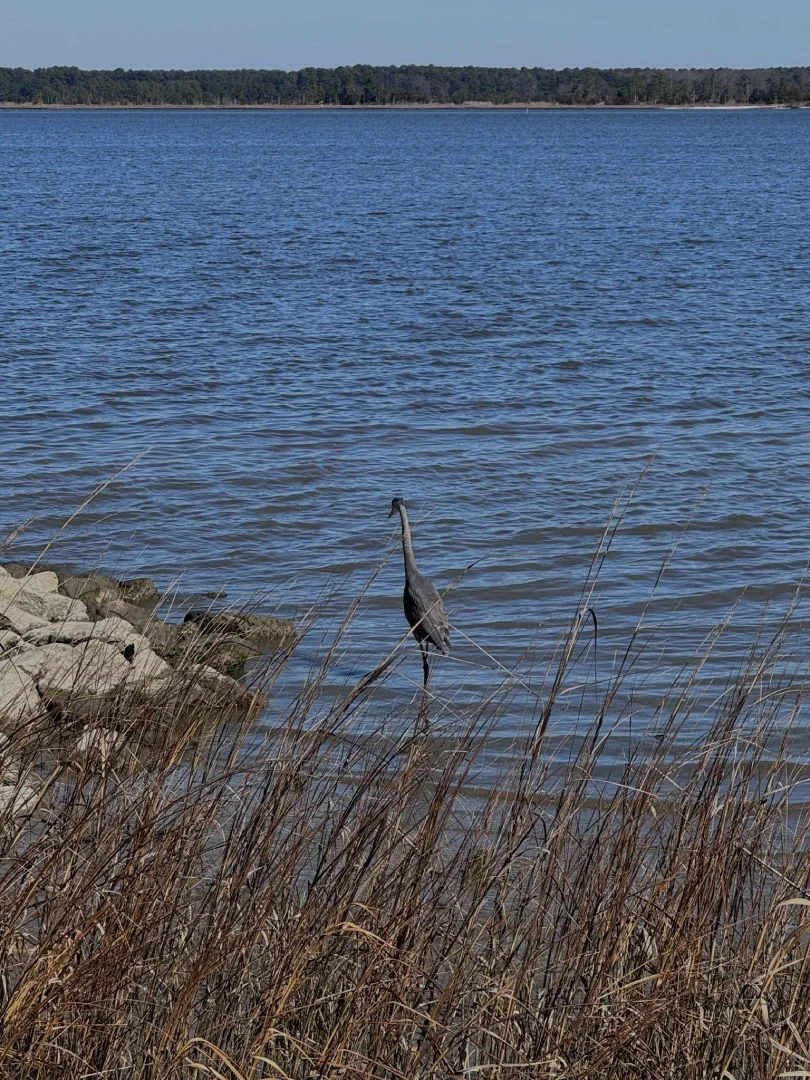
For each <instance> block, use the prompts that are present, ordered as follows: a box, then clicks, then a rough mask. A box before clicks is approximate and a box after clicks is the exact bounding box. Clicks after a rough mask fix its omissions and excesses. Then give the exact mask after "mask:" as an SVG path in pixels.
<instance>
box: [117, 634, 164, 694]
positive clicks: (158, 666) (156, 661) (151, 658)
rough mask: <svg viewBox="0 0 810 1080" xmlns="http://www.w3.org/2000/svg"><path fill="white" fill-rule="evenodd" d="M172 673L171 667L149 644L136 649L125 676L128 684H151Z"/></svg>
mask: <svg viewBox="0 0 810 1080" xmlns="http://www.w3.org/2000/svg"><path fill="white" fill-rule="evenodd" d="M171 673H172V669H171V667H170V666H169V665H168V664H167V663H166V661H165V660H161V658H160V657H159V656H158V654H157V653H156V652H153V651H152V650H151V649H150V648H149V646H148V644H147V645H145V646H144V647H142V648H140V649H137V648H136V650H135V655H134V656H133V658H132V662H131V663H130V664H129V670H128V671H127V673H126V675H125V676H124V682H125V683H126V685H127V686H147V687H148V686H149V685H151V684H152V683H155V682H158V681H160V680H162V679H167V678H168V677H169V676H170V675H171Z"/></svg>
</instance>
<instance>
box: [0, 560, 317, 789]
mask: <svg viewBox="0 0 810 1080" xmlns="http://www.w3.org/2000/svg"><path fill="white" fill-rule="evenodd" d="M160 601H161V593H160V590H159V589H158V588H157V586H156V585H155V583H154V582H153V581H152V580H151V579H149V578H138V579H133V580H128V581H122V580H118V579H116V578H113V577H109V576H108V575H106V574H101V573H98V572H93V573H70V572H67V571H64V570H61V569H57V568H50V567H43V566H40V565H28V564H21V563H8V562H7V563H5V564H4V565H0V752H2V747H4V746H6V745H10V743H11V741H12V740H13V741H14V742H15V743H16V744H18V745H19V744H20V743H25V742H31V741H36V742H41V740H34V739H33V738H32V736H33V735H34V734H35V733H40V734H43V733H46V734H47V733H60V734H63V735H65V734H68V735H69V736H70V741H71V743H72V744H73V745H74V746H75V748H77V749H78V750H79V751H80V752H82V751H83V752H86V753H89V752H93V751H98V749H99V747H104V746H112V745H114V744H115V743H116V742H117V741H119V739H120V738H122V737H123V734H124V732H130V733H131V729H132V727H133V725H134V724H135V723H136V722H137V720H138V718H139V717H140V718H145V719H144V720H143V723H144V724H146V723H153V724H158V725H162V726H164V727H167V726H169V725H170V724H171V723H175V724H176V723H177V722H178V721H179V720H180V719H182V717H183V716H184V715H188V714H189V711H190V710H193V709H196V710H198V711H199V710H200V709H206V710H207V709H209V708H210V709H211V710H213V711H215V712H216V714H217V715H219V716H226V715H227V716H238V715H244V714H245V713H246V712H247V711H248V710H250V709H251V708H255V707H256V706H258V705H260V704H261V703H262V701H263V699H261V696H260V695H259V694H258V692H257V691H255V690H254V689H251V687H249V686H247V685H246V684H245V681H244V674H245V666H246V664H247V662H248V661H249V660H251V659H256V658H259V657H261V656H262V655H267V654H272V653H273V652H278V651H279V650H285V649H287V648H289V647H291V646H292V645H293V644H294V642H295V640H296V635H295V630H294V627H293V625H292V623H290V622H288V621H286V620H283V619H278V618H273V617H269V616H261V615H256V614H248V613H235V612H227V611H217V610H213V608H211V609H192V610H190V611H187V612H186V614H185V618H184V620H183V621H182V622H169V621H166V620H164V619H161V618H160V617H159V616H158V614H157V611H158V607H159V604H160ZM142 734H143V732H140V733H139V736H140V735H142ZM5 802H6V803H7V800H5ZM3 804H4V800H3V799H2V797H1V793H0V806H2V805H3Z"/></svg>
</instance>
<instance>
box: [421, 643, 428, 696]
mask: <svg viewBox="0 0 810 1080" xmlns="http://www.w3.org/2000/svg"><path fill="white" fill-rule="evenodd" d="M419 649H420V651H421V653H422V669H423V672H424V683H423V686H424V688H425V690H427V684H428V682H429V681H430V661H429V660H428V647H427V645H425V643H424V642H423V641H420V642H419Z"/></svg>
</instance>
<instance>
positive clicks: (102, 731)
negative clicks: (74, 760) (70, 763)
mask: <svg viewBox="0 0 810 1080" xmlns="http://www.w3.org/2000/svg"><path fill="white" fill-rule="evenodd" d="M123 738H124V736H123V735H122V734H121V732H120V731H115V730H114V729H113V728H103V727H90V726H89V725H85V727H84V728H83V730H82V733H81V735H80V736H79V738H78V740H77V742H76V748H75V749H76V754H77V756H79V757H86V758H100V759H101V761H102V762H103V763H106V762H107V761H108V760H109V759H110V757H112V755H113V753H114V752H115V749H116V747H117V746H119V745H120V744H121V742H122V741H123Z"/></svg>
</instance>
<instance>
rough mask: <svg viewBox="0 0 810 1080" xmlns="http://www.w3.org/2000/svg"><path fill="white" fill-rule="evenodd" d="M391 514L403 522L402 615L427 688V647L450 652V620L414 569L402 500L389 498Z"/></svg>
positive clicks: (432, 589) (432, 587)
mask: <svg viewBox="0 0 810 1080" xmlns="http://www.w3.org/2000/svg"><path fill="white" fill-rule="evenodd" d="M394 514H399V517H400V521H401V522H402V554H403V556H404V557H405V591H404V592H403V594H402V603H403V606H404V608H405V618H406V619H407V620H408V623H409V624H410V626H411V628H412V630H413V636H414V637H415V638H416V640H417V641H418V642H419V648H420V650H421V652H422V667H423V669H424V677H425V683H424V685H425V689H427V684H428V679H429V678H430V663H429V661H428V648H429V646H431V645H432V646H433V648H434V649H437V650H438V651H439V652H440V653H442V654H443V655H444V656H447V654H448V653H449V652H450V623H449V622H448V619H447V612H446V611H445V610H444V604H443V603H442V598H441V597H440V596H439V593H438V591H437V590H436V586H435V585H434V584H433V582H432V581H430V580H428V578H426V577H425V575H424V574H420V573H419V571H418V570H417V568H416V559H414V557H413V543H412V541H411V526H410V524H409V522H408V511H407V510H406V509H405V502H404V500H403V499H392V500H391V513H390V514H389V515H388V516H389V517H393V516H394Z"/></svg>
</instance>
